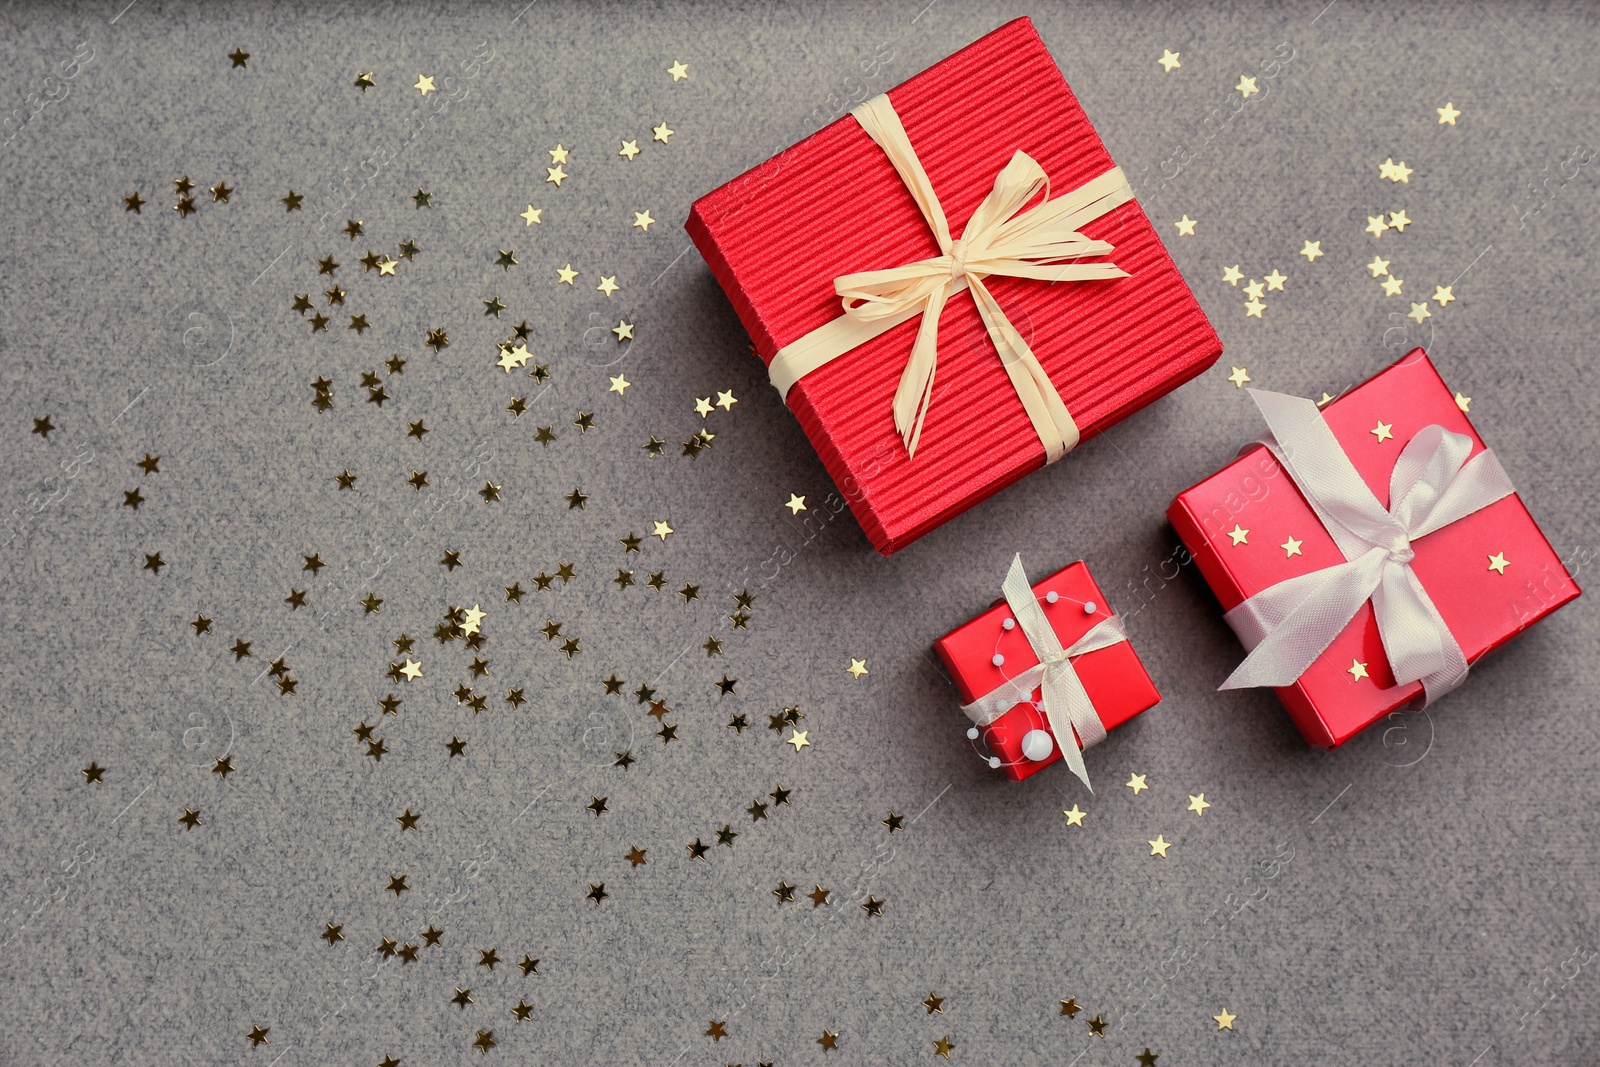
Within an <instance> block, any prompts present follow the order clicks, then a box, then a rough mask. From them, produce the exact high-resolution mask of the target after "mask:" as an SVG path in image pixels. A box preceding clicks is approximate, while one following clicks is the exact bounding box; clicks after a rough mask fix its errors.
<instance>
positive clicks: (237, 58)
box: [228, 47, 250, 70]
mask: <svg viewBox="0 0 1600 1067" xmlns="http://www.w3.org/2000/svg"><path fill="white" fill-rule="evenodd" d="M228 58H229V59H231V60H233V66H234V67H244V68H245V69H246V70H249V69H250V64H249V62H248V60H249V59H250V53H249V52H246V51H245V50H244V49H243V48H239V47H235V48H234V50H233V51H232V52H229V53H228ZM228 69H229V70H232V69H233V67H230V68H228Z"/></svg>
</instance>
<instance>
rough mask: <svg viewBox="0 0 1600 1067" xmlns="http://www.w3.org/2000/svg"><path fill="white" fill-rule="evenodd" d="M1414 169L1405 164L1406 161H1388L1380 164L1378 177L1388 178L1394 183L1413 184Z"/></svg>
mask: <svg viewBox="0 0 1600 1067" xmlns="http://www.w3.org/2000/svg"><path fill="white" fill-rule="evenodd" d="M1412 173H1413V172H1412V169H1411V168H1410V167H1408V166H1406V164H1405V160H1401V161H1400V162H1399V163H1396V162H1395V161H1394V160H1393V159H1386V160H1384V161H1383V162H1382V163H1380V164H1378V176H1379V177H1380V178H1388V179H1389V180H1390V181H1392V182H1406V183H1407V184H1409V183H1410V182H1411V175H1412Z"/></svg>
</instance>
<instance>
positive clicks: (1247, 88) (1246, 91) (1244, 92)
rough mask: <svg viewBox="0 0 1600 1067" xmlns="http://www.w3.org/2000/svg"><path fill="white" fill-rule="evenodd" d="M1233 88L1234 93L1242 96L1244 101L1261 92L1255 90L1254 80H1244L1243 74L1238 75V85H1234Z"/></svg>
mask: <svg viewBox="0 0 1600 1067" xmlns="http://www.w3.org/2000/svg"><path fill="white" fill-rule="evenodd" d="M1233 88H1234V91H1235V92H1237V93H1239V95H1241V96H1243V97H1244V98H1245V99H1246V100H1248V99H1250V97H1251V96H1253V95H1254V94H1256V93H1259V92H1260V91H1261V90H1260V89H1257V88H1256V80H1255V79H1254V78H1246V77H1245V76H1244V75H1243V74H1241V75H1239V84H1238V85H1235V86H1234V87H1233Z"/></svg>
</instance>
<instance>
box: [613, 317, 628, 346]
mask: <svg viewBox="0 0 1600 1067" xmlns="http://www.w3.org/2000/svg"><path fill="white" fill-rule="evenodd" d="M611 332H612V333H614V334H616V335H617V341H618V342H622V341H631V340H633V323H631V322H627V321H625V320H623V319H618V320H617V324H616V325H615V326H613V327H611Z"/></svg>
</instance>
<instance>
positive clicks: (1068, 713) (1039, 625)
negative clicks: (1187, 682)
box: [961, 553, 1128, 792]
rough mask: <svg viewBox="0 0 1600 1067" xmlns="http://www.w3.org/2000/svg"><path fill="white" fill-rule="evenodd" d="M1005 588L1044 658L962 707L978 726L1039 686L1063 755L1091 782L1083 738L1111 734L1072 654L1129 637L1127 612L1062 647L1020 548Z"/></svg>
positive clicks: (1091, 741)
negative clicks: (1125, 624) (1035, 593)
mask: <svg viewBox="0 0 1600 1067" xmlns="http://www.w3.org/2000/svg"><path fill="white" fill-rule="evenodd" d="M1000 591H1001V592H1002V593H1004V594H1005V598H1006V603H1007V604H1008V605H1010V607H1011V614H1012V615H1013V616H1014V617H1015V618H1016V620H1017V625H1018V626H1020V627H1021V628H1022V634H1023V636H1024V637H1026V638H1027V639H1028V645H1029V647H1031V648H1032V649H1033V654H1034V655H1035V656H1036V657H1038V660H1039V662H1038V663H1036V664H1034V665H1033V666H1032V667H1029V668H1028V669H1027V670H1025V671H1023V672H1022V673H1021V674H1019V675H1017V676H1016V677H1015V678H1009V679H1007V680H1006V681H1004V682H1001V683H1000V684H999V685H998V686H996V687H995V688H994V689H992V690H991V691H989V692H988V693H985V694H984V695H983V696H981V697H979V698H978V699H977V700H974V701H973V702H972V703H970V704H963V705H962V706H961V710H962V711H964V712H966V714H967V717H968V718H969V719H971V720H972V722H973V724H974V725H976V726H980V727H982V726H988V725H989V724H990V723H992V722H994V721H995V720H996V719H998V718H999V717H1000V716H1002V715H1004V714H1005V713H1006V712H1008V711H1010V710H1011V709H1012V708H1014V707H1016V706H1017V705H1018V704H1024V703H1027V702H1028V701H1029V700H1031V699H1032V697H1033V691H1034V690H1035V689H1037V690H1039V696H1040V701H1039V703H1040V705H1041V706H1042V707H1043V709H1044V717H1045V721H1046V722H1048V723H1049V724H1050V732H1051V733H1052V734H1054V735H1055V743H1056V747H1057V748H1059V749H1060V750H1061V758H1062V759H1063V760H1065V761H1066V763H1067V766H1068V767H1069V768H1071V769H1072V773H1073V774H1075V775H1077V776H1078V778H1079V779H1080V780H1081V781H1082V782H1083V784H1084V785H1086V786H1088V785H1089V772H1088V770H1087V769H1086V768H1085V767H1084V765H1083V753H1082V752H1081V751H1079V743H1081V745H1082V747H1083V748H1088V747H1089V746H1090V745H1098V744H1099V743H1100V742H1101V741H1104V740H1105V739H1106V727H1105V723H1103V722H1101V721H1100V716H1099V714H1098V713H1097V712H1096V711H1095V710H1094V704H1093V702H1091V701H1090V700H1089V694H1088V693H1087V692H1086V691H1085V690H1084V688H1083V680H1082V679H1080V678H1079V677H1078V672H1077V671H1076V670H1075V669H1073V666H1072V657H1073V656H1081V655H1083V654H1084V653H1085V652H1093V651H1094V650H1095V649H1099V648H1107V647H1109V646H1111V645H1115V644H1117V643H1119V642H1122V641H1126V640H1127V639H1128V633H1127V631H1126V630H1124V629H1123V627H1122V616H1120V615H1112V616H1110V617H1108V618H1104V619H1101V620H1100V621H1099V622H1097V623H1095V624H1094V626H1092V627H1091V628H1090V629H1089V632H1088V633H1086V634H1084V635H1083V636H1082V637H1080V638H1078V639H1077V640H1076V641H1074V642H1073V643H1072V647H1070V648H1063V647H1062V645H1061V638H1059V637H1057V636H1056V632H1055V630H1053V629H1052V628H1051V627H1050V620H1049V619H1047V618H1045V615H1044V609H1043V608H1041V607H1040V606H1039V601H1037V600H1036V599H1034V596H1033V587H1032V586H1030V585H1029V584H1028V574H1027V572H1026V571H1024V570H1023V569H1022V556H1021V554H1020V553H1019V554H1018V555H1017V556H1016V558H1015V559H1013V560H1012V561H1011V570H1010V571H1008V572H1007V573H1006V580H1005V582H1004V583H1003V584H1002V585H1001V586H1000ZM1074 734H1076V735H1077V738H1078V740H1077V741H1076V742H1074V741H1073V735H1074ZM1089 791H1090V792H1093V791H1094V787H1093V786H1089Z"/></svg>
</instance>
